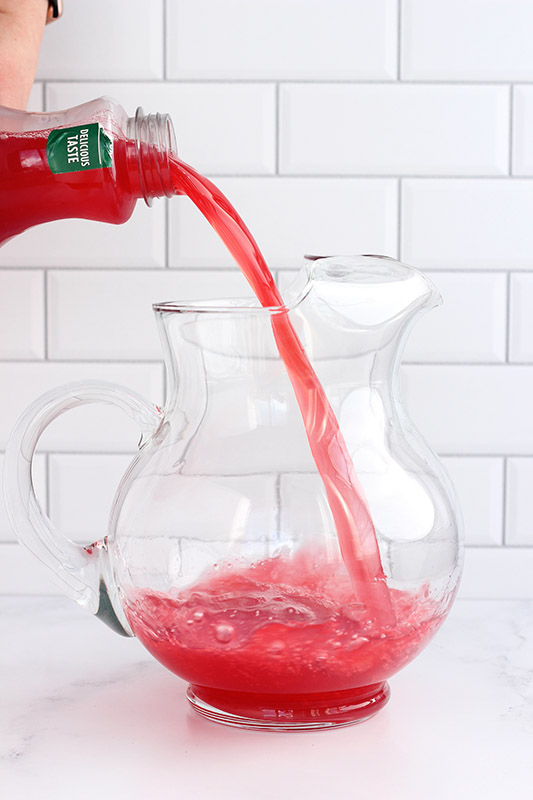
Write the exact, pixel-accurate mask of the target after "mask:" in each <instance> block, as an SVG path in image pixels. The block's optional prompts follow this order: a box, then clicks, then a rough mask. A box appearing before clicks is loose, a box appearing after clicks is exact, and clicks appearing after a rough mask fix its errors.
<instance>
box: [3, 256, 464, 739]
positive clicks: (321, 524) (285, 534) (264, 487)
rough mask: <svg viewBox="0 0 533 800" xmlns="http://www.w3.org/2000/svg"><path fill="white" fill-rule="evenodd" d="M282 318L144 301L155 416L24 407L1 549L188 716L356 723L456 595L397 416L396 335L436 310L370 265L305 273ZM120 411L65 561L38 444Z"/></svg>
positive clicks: (451, 510) (128, 404) (427, 288)
mask: <svg viewBox="0 0 533 800" xmlns="http://www.w3.org/2000/svg"><path fill="white" fill-rule="evenodd" d="M285 299H286V304H285V305H284V306H280V307H273V308H261V307H256V306H253V305H251V304H250V301H249V300H245V301H239V300H236V301H233V302H228V303H227V304H225V305H224V306H222V305H220V304H216V303H202V304H201V305H194V304H180V303H160V304H156V305H154V311H155V315H156V319H157V324H158V326H159V332H160V334H161V341H162V346H163V353H164V358H165V363H166V372H167V397H166V403H165V408H164V410H161V409H159V408H154V407H152V406H150V405H148V404H146V403H145V402H144V401H143V400H142V399H141V398H140V397H138V396H136V395H134V394H133V393H132V392H130V391H129V390H126V389H124V388H121V387H119V386H115V385H112V384H100V383H93V382H82V383H78V384H71V385H68V386H65V387H62V388H58V389H56V390H54V391H52V392H49V393H48V394H46V395H44V396H43V397H42V398H40V399H38V400H37V401H36V402H35V403H34V404H33V405H32V406H31V407H30V408H29V409H28V410H27V411H26V412H25V414H24V415H23V416H22V418H21V419H20V420H19V422H18V424H17V426H16V428H15V430H14V432H13V435H12V438H11V440H10V443H9V446H8V450H7V453H6V458H5V470H4V473H5V494H6V504H7V506H8V511H9V515H10V519H11V522H12V525H13V527H14V528H15V530H16V532H17V534H18V536H19V538H20V540H21V541H22V542H23V543H24V544H25V545H26V546H27V547H28V548H29V549H30V550H31V551H32V552H33V553H34V554H35V555H36V556H37V557H38V558H39V559H40V560H41V561H42V562H44V564H45V565H46V566H47V567H48V568H49V569H50V570H51V572H52V573H53V574H54V578H55V580H56V582H57V583H58V584H59V586H60V587H61V588H62V589H63V590H64V591H65V592H66V594H67V595H69V596H70V597H72V598H73V599H75V600H76V601H77V602H78V603H80V605H83V606H85V607H86V608H88V609H89V610H90V611H91V612H92V613H94V614H96V615H97V616H99V617H101V618H102V619H103V620H104V621H105V622H107V623H108V624H109V625H110V626H111V627H112V628H114V629H115V630H117V631H118V632H120V633H123V634H125V635H128V636H131V635H136V636H137V637H138V638H139V639H140V640H141V642H142V643H143V644H144V645H145V647H146V648H147V649H148V650H149V651H150V652H151V653H152V654H153V655H154V656H155V657H156V658H157V659H158V660H159V661H160V662H161V663H162V664H164V665H165V666H166V667H168V668H169V669H170V670H172V671H174V672H175V673H177V674H178V675H180V676H181V677H182V678H185V679H186V680H187V681H189V684H190V685H189V689H188V698H189V700H190V702H191V704H192V705H193V706H194V708H195V709H196V710H197V711H198V712H200V713H201V714H203V715H204V716H206V717H208V718H210V719H212V720H216V721H218V722H222V723H225V724H230V725H239V726H243V727H255V728H261V729H280V728H281V729H307V728H320V727H333V726H337V725H346V724H350V723H353V722H357V721H361V720H363V719H366V718H368V717H370V716H371V715H372V714H374V713H375V712H376V711H378V710H379V709H380V708H381V707H382V706H383V705H384V704H385V703H386V702H387V699H388V696H389V688H388V685H387V683H386V681H387V679H388V678H390V676H391V675H393V674H394V673H395V672H397V671H398V670H399V669H400V668H402V667H403V666H405V665H406V664H407V663H408V662H409V661H410V660H411V659H413V658H414V656H416V655H417V653H419V652H420V651H421V649H422V648H423V647H424V646H425V645H426V644H427V642H428V641H429V639H430V638H431V637H432V636H433V635H434V633H435V632H436V630H437V629H438V628H439V626H440V625H441V623H442V622H443V620H444V618H445V617H446V615H447V613H448V611H449V609H450V606H451V603H452V601H453V598H454V595H455V592H456V589H457V585H458V580H459V576H460V572H461V566H462V545H461V537H460V528H461V522H460V512H459V509H458V505H457V501H456V498H455V494H454V491H453V487H452V485H451V483H450V481H449V479H448V477H447V475H446V473H445V471H444V469H443V467H442V465H441V464H440V462H439V460H438V459H437V457H436V455H435V454H434V453H433V452H432V450H431V449H430V448H429V446H428V445H427V444H426V443H425V442H424V440H423V439H422V437H421V436H420V434H419V433H418V432H417V431H416V429H415V428H414V426H413V424H412V423H411V422H410V420H409V419H408V418H407V416H406V414H405V412H404V410H403V409H402V407H401V404H400V399H399V390H398V367H399V363H400V356H401V352H402V350H403V346H404V343H405V341H406V338H407V334H408V332H409V330H410V329H411V326H412V325H413V323H414V321H415V320H416V319H417V318H418V316H419V315H420V314H422V313H423V312H424V311H426V310H427V309H430V308H432V307H434V306H435V305H437V304H438V303H439V302H440V296H439V294H438V292H437V291H436V289H435V287H434V286H433V285H432V283H431V282H430V281H429V280H428V279H427V278H426V277H425V276H424V275H423V274H422V273H420V272H418V271H417V270H415V269H413V268H411V267H408V266H405V265H404V264H401V263H399V262H398V261H395V260H393V259H389V258H386V257H378V256H354V257H328V258H317V259H316V260H309V261H308V262H307V264H306V266H305V267H304V268H303V269H302V271H301V272H300V274H299V275H298V277H297V279H296V281H295V283H294V284H293V286H292V287H291V288H290V290H289V291H288V292H287V294H286V298H285ZM281 314H287V315H288V316H289V319H290V321H291V323H292V325H293V326H294V328H295V330H296V332H297V334H298V336H299V338H300V341H301V342H302V344H303V346H304V348H305V350H306V353H307V355H308V357H309V360H310V362H311V364H312V365H313V368H314V369H315V371H316V373H317V375H318V378H319V380H320V382H321V383H322V386H323V388H324V390H325V392H326V394H327V397H328V399H329V402H330V403H331V406H332V408H333V411H334V413H335V416H336V418H337V420H338V423H339V426H340V430H341V432H342V435H343V437H344V440H345V441H346V444H347V447H348V450H349V453H350V456H351V458H352V459H353V465H354V468H355V472H356V474H357V476H358V478H359V481H360V483H361V485H362V488H363V491H364V494H365V497H366V501H367V503H368V505H369V507H370V512H371V515H372V519H373V521H374V526H375V529H376V536H377V540H378V545H379V553H380V557H381V562H382V567H383V570H384V573H385V576H386V583H387V587H388V591H389V593H390V599H391V604H392V608H393V610H394V621H393V622H391V621H389V622H388V623H387V624H385V625H383V624H378V623H377V622H376V620H375V619H372V618H371V616H370V615H369V613H368V611H367V609H366V607H365V605H364V603H362V602H361V598H360V597H358V596H357V593H356V592H355V591H354V588H353V585H352V583H351V581H350V576H349V574H348V570H347V568H346V566H345V564H344V562H343V559H342V553H341V551H340V548H339V542H338V539H337V533H336V530H335V525H334V522H333V518H332V514H331V512H330V508H329V506H328V500H327V495H326V491H325V488H324V484H323V482H322V480H321V478H320V475H319V472H318V470H317V467H316V465H315V463H314V461H313V458H312V456H311V451H310V447H309V443H308V440H307V437H306V432H305V426H304V424H303V421H302V418H301V415H300V412H299V408H298V404H297V402H296V398H295V394H294V391H293V388H292V386H291V383H290V380H289V377H288V375H287V372H286V369H285V367H284V364H283V362H282V360H281V358H280V356H279V353H278V350H277V347H276V342H275V338H274V335H273V324H272V323H273V318H274V317H275V316H276V315H281ZM96 401H102V402H106V403H114V404H116V405H118V406H120V407H121V408H122V409H123V410H124V411H125V412H126V413H127V414H129V415H130V416H131V417H133V418H134V419H135V420H136V421H137V422H138V424H139V427H140V428H141V431H142V438H141V441H140V445H139V451H138V453H137V455H136V456H135V458H134V459H133V461H132V462H131V464H130V466H129V468H128V470H127V472H126V474H125V475H124V477H123V479H122V481H121V482H120V485H119V487H118V490H117V493H116V496H115V499H114V502H113V507H112V511H111V515H110V522H109V530H108V532H107V535H104V536H103V537H102V538H101V539H100V540H99V541H97V542H95V543H93V544H92V545H90V546H87V547H82V546H80V545H77V544H75V543H74V542H72V541H70V540H69V539H67V538H66V537H65V536H64V535H62V534H61V533H60V532H59V531H57V530H55V529H54V527H53V525H52V523H51V522H50V520H49V519H48V518H47V517H46V516H45V515H44V514H43V513H42V511H41V509H40V508H39V504H38V502H37V500H36V497H35V494H34V490H33V485H32V459H33V455H34V451H35V447H36V444H37V441H38V439H39V436H40V435H41V433H42V432H43V430H44V429H45V427H46V426H47V425H48V424H49V423H50V422H51V421H52V420H53V419H55V418H56V417H57V416H58V415H59V414H62V413H63V412H64V411H67V410H68V409H70V408H73V407H75V406H77V405H80V404H84V403H91V402H96Z"/></svg>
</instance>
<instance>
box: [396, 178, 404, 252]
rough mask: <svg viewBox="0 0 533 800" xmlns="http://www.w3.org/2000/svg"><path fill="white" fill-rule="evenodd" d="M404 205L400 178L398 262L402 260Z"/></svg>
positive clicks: (399, 179)
mask: <svg viewBox="0 0 533 800" xmlns="http://www.w3.org/2000/svg"><path fill="white" fill-rule="evenodd" d="M402 205H403V183H402V179H401V178H398V216H397V220H398V231H397V234H396V235H397V242H396V247H397V250H398V261H401V260H402Z"/></svg>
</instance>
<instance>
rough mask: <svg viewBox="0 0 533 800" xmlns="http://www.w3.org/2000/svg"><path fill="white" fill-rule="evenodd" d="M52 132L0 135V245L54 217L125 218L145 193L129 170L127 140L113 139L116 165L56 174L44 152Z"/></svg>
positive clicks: (129, 146)
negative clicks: (142, 193) (142, 192)
mask: <svg viewBox="0 0 533 800" xmlns="http://www.w3.org/2000/svg"><path fill="white" fill-rule="evenodd" d="M49 133H50V131H30V132H27V133H23V134H22V133H21V134H18V133H0V244H2V243H3V242H5V241H7V240H8V239H10V238H11V237H12V236H16V235H17V234H19V233H22V231H25V230H27V229H28V228H31V227H32V226H33V225H39V224H40V223H42V222H50V221H51V220H57V219H69V218H72V217H77V218H80V219H93V220H100V221H102V222H111V223H114V224H119V223H122V222H126V220H128V219H129V218H130V217H131V215H132V213H133V209H134V208H135V204H136V202H137V200H138V198H139V197H141V192H140V189H139V188H138V178H137V180H135V173H134V172H132V171H131V170H130V169H129V168H128V160H129V159H133V150H132V148H131V145H129V143H128V142H127V140H125V139H116V140H115V142H114V145H113V166H112V167H107V168H105V169H91V170H87V171H85V172H83V171H80V172H67V173H62V174H54V173H53V172H52V171H51V170H50V167H49V165H48V160H47V156H46V143H47V139H48V134H49ZM135 163H136V162H135Z"/></svg>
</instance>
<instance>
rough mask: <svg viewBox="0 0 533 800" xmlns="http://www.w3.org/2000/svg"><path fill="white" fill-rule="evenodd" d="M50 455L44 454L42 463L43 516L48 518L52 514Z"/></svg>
mask: <svg viewBox="0 0 533 800" xmlns="http://www.w3.org/2000/svg"><path fill="white" fill-rule="evenodd" d="M51 455H52V454H51V453H50V452H46V453H44V463H45V468H46V469H45V484H44V486H45V490H44V491H45V504H46V508H45V514H46V515H47V517H49V518H50V515H51V513H52V503H51V490H50V456H51Z"/></svg>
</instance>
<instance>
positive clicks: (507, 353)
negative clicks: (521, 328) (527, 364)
mask: <svg viewBox="0 0 533 800" xmlns="http://www.w3.org/2000/svg"><path fill="white" fill-rule="evenodd" d="M505 285H506V297H505V299H506V320H505V363H506V364H510V363H511V272H508V273H507V279H506V283H505ZM513 366H514V362H513Z"/></svg>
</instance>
